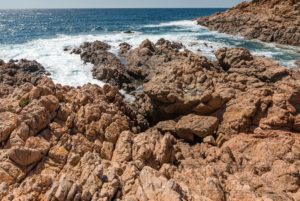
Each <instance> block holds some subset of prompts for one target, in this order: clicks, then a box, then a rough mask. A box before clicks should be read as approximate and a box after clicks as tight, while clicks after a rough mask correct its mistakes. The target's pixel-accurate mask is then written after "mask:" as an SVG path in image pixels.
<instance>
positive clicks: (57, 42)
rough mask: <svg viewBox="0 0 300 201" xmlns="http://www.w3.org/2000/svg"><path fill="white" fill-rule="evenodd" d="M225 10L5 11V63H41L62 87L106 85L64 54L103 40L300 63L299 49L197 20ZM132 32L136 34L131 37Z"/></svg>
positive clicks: (0, 54) (1, 41) (1, 31)
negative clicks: (239, 52)
mask: <svg viewBox="0 0 300 201" xmlns="http://www.w3.org/2000/svg"><path fill="white" fill-rule="evenodd" d="M223 11H226V9H225V8H211V9H210V8H190V9H39V10H30V9H25V10H0V59H2V60H4V61H9V60H10V59H21V58H26V59H30V60H36V61H38V62H39V63H41V64H42V65H43V66H44V67H45V68H46V70H47V71H49V72H50V73H51V77H52V78H53V80H54V81H55V82H56V83H61V84H64V85H70V86H81V85H84V84H86V83H93V84H99V85H103V84H104V83H103V82H102V81H99V80H95V79H93V77H92V74H91V68H92V65H91V64H84V63H83V61H82V60H81V59H80V56H78V55H74V54H70V52H68V51H64V49H65V48H74V47H78V46H79V45H80V44H81V43H83V42H86V41H90V42H92V41H95V40H100V41H103V42H106V43H108V44H110V45H111V46H112V49H111V50H110V51H112V52H114V53H117V50H118V46H119V44H120V43H122V42H127V43H129V44H131V45H132V46H133V47H137V46H138V45H139V44H140V43H141V42H142V41H143V40H145V39H150V40H151V41H153V42H156V41H157V40H158V39H160V38H165V39H168V40H171V41H176V42H181V43H183V44H184V45H185V46H186V48H187V49H190V50H192V51H194V52H196V53H198V54H202V55H204V56H207V57H208V58H210V59H212V60H215V59H216V58H215V56H214V51H216V50H217V49H218V48H221V47H245V48H248V49H249V50H250V51H251V52H252V53H253V54H255V55H260V56H265V57H269V58H272V59H274V60H276V61H278V62H279V63H280V64H282V65H284V66H286V67H287V68H291V67H293V66H294V62H295V61H296V60H300V50H299V49H298V48H295V47H290V46H283V45H280V46H279V45H275V44H268V43H263V42H259V41H255V40H247V39H245V38H243V37H240V36H230V35H227V34H222V33H218V32H216V31H209V30H208V29H207V28H205V27H202V26H199V25H197V24H196V22H195V21H194V19H195V18H197V17H201V16H208V15H212V14H214V13H216V12H223ZM126 31H131V32H132V33H125V32H126Z"/></svg>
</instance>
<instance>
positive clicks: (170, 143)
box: [0, 39, 300, 201]
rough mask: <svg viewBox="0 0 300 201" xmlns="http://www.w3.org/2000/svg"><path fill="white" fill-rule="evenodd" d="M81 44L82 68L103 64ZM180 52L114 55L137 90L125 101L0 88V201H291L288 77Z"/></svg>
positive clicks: (252, 61)
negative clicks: (87, 61)
mask: <svg viewBox="0 0 300 201" xmlns="http://www.w3.org/2000/svg"><path fill="white" fill-rule="evenodd" d="M85 46H86V47H85V48H86V49H89V48H94V49H95V51H93V50H91V51H89V50H88V51H89V53H91V55H89V53H86V55H85V54H84V56H83V57H84V58H85V57H86V59H90V61H91V62H92V61H93V62H94V61H95V62H96V61H98V60H97V59H100V60H101V58H105V57H106V56H107V57H110V56H109V54H106V53H103V52H105V51H107V49H108V48H109V47H108V46H107V45H105V44H102V43H101V42H97V43H95V44H94V47H93V44H91V43H88V44H86V45H85ZM183 48H184V47H183V46H182V45H181V44H177V43H173V42H170V41H167V40H163V39H161V40H159V41H158V42H157V43H156V44H153V43H152V42H150V41H145V42H144V43H143V44H142V45H141V48H140V47H137V48H135V49H131V50H129V51H127V52H124V54H122V55H121V54H120V55H119V56H122V57H123V59H125V60H126V61H125V63H124V64H122V65H124V66H125V65H128V66H127V67H128V69H126V70H128V71H127V72H128V74H130V76H131V77H132V78H134V79H133V80H134V82H135V84H137V83H139V84H137V85H136V86H139V88H138V90H136V91H134V93H132V94H131V95H133V96H135V99H134V100H133V102H132V103H129V102H126V101H125V100H124V96H123V95H121V94H120V93H119V91H118V88H117V87H113V86H110V85H104V87H103V88H102V87H99V86H97V85H92V84H87V85H84V86H81V87H77V88H74V87H68V86H61V85H59V84H54V83H53V81H52V80H51V79H49V78H46V77H43V78H41V79H38V80H37V82H35V83H31V82H22V83H20V85H18V84H17V85H8V84H3V83H4V82H5V81H0V88H1V89H3V90H2V91H3V92H2V91H1V92H0V93H1V94H0V105H1V107H0V120H1V121H0V136H1V142H0V178H1V182H0V200H34V201H35V200H37V201H38V200H145V201H146V200H216V201H222V200H224V201H225V200H268V199H269V200H282V201H283V200H284V201H285V200H289V199H293V200H299V191H300V189H299V185H298V184H299V171H300V170H299V159H300V156H299V153H300V150H299V147H300V138H299V114H300V110H299V108H300V83H299V80H300V79H299V77H298V76H297V73H296V71H291V70H287V69H284V68H282V67H281V66H279V65H278V64H275V63H274V62H272V61H270V60H268V59H266V58H262V57H256V56H252V55H251V53H249V52H248V51H247V50H244V49H236V48H230V49H228V48H227V49H221V50H219V51H218V52H217V53H216V55H217V57H218V59H219V60H218V61H216V62H211V61H209V60H208V59H207V58H205V57H203V56H200V55H197V54H195V53H193V52H190V51H188V50H182V49H183ZM141 49H144V50H145V52H146V53H147V54H145V55H144V53H145V52H143V51H144V50H142V51H141ZM146 49H147V50H146ZM179 50H180V51H179ZM81 51H82V50H78V52H80V53H81ZM140 53H143V54H141V55H140ZM105 54H106V56H105ZM99 55H102V56H103V55H104V56H103V57H102V56H99ZM142 55H143V56H142ZM100 60H99V61H100ZM113 61H114V59H112V60H111V61H103V62H104V63H105V62H108V63H107V65H111V64H113ZM111 62H112V63H111ZM0 63H1V61H0ZM224 63H225V67H224ZM1 65H6V64H4V63H3V62H2V63H1ZM138 68H143V69H142V70H141V69H139V70H140V71H138V70H137V69H138ZM33 69H34V68H33ZM133 69H135V70H133ZM29 71H30V70H29ZM19 73H22V69H21V68H18V69H17V72H16V75H17V74H19ZM35 76H36V75H35V74H34V73H33V74H31V73H28V79H31V78H33V77H35ZM14 78H15V77H14V76H13V77H12V78H10V79H14ZM144 78H146V79H144ZM137 80H139V81H140V82H137ZM141 84H143V86H140V85H141ZM133 88H134V87H133ZM161 120H163V121H161ZM141 131H143V132H141ZM182 134H184V136H183V137H184V138H185V139H186V138H187V139H189V140H191V136H192V137H194V138H195V139H194V140H192V141H187V140H185V139H181V137H180V135H182ZM186 135H187V136H188V137H186ZM215 145H218V146H215Z"/></svg>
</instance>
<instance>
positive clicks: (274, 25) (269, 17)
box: [197, 0, 300, 46]
mask: <svg viewBox="0 0 300 201" xmlns="http://www.w3.org/2000/svg"><path fill="white" fill-rule="evenodd" d="M299 16H300V2H299V1H298V0H284V1H281V0H252V1H250V2H246V1H245V2H243V3H241V4H239V5H237V6H236V7H234V8H232V9H230V10H228V11H226V12H224V13H217V14H215V15H212V16H209V17H203V18H199V19H197V22H198V24H200V25H203V26H206V27H208V28H209V29H210V30H216V31H219V32H223V33H228V34H232V35H241V36H244V37H246V38H249V39H259V40H261V41H264V42H274V43H278V44H284V45H293V46H300V17H299Z"/></svg>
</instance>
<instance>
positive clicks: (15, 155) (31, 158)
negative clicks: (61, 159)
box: [8, 147, 43, 166]
mask: <svg viewBox="0 0 300 201" xmlns="http://www.w3.org/2000/svg"><path fill="white" fill-rule="evenodd" d="M8 155H9V158H10V159H11V160H13V161H14V162H15V163H17V164H18V165H21V166H27V165H31V164H34V163H36V162H38V161H39V160H41V159H42V157H43V154H42V152H41V151H40V150H36V149H31V148H25V147H14V148H12V149H10V150H9V153H8Z"/></svg>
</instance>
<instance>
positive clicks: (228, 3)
mask: <svg viewBox="0 0 300 201" xmlns="http://www.w3.org/2000/svg"><path fill="white" fill-rule="evenodd" d="M242 1H243V0H0V9H5V8H228V7H232V6H234V5H236V4H238V3H240V2H242Z"/></svg>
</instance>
